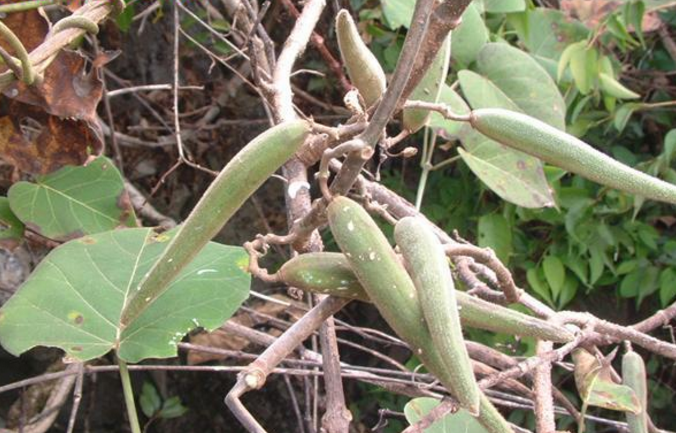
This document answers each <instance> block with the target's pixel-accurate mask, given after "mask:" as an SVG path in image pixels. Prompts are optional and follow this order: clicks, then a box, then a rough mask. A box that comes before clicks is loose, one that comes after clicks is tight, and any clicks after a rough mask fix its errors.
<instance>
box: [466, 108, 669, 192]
mask: <svg viewBox="0 0 676 433" xmlns="http://www.w3.org/2000/svg"><path fill="white" fill-rule="evenodd" d="M470 123H471V124H472V126H473V127H474V128H475V129H476V130H477V131H479V132H481V133H482V134H484V135H485V136H487V137H489V138H492V139H493V140H495V141H497V142H498V143H502V144H504V145H505V146H509V147H512V148H514V149H518V150H520V151H522V152H525V153H527V154H529V155H533V156H535V157H536V158H539V159H541V160H543V161H545V162H547V163H549V164H552V165H555V166H557V167H561V168H563V169H565V170H567V171H570V172H571V173H576V174H579V175H580V176H582V177H585V178H587V179H589V180H592V181H594V182H597V183H600V184H602V185H606V186H609V187H611V188H615V189H618V190H620V191H624V192H627V193H630V194H635V195H638V196H641V197H645V198H649V199H653V200H658V201H663V202H667V203H672V204H676V185H672V184H670V183H667V182H665V181H663V180H660V179H657V178H655V177H652V176H650V175H648V174H645V173H643V172H640V171H638V170H635V169H633V168H631V167H628V166H626V165H624V164H622V163H621V162H619V161H616V160H614V159H613V158H611V157H609V156H607V155H606V154H604V153H602V152H599V151H598V150H596V149H594V148H593V147H591V146H590V145H588V144H587V143H585V142H584V141H582V140H579V139H577V138H575V137H573V136H572V135H569V134H566V133H565V132H563V131H560V130H558V129H556V128H554V127H552V126H550V125H548V124H546V123H544V122H542V121H540V120H538V119H535V118H533V117H530V116H527V115H525V114H521V113H516V112H514V111H509V110H503V109H499V108H486V109H479V110H474V111H472V112H471V113H470Z"/></svg>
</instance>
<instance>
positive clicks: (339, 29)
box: [336, 9, 387, 108]
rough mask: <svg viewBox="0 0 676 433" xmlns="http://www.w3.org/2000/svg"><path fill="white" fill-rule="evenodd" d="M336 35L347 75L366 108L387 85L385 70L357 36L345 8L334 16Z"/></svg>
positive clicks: (356, 31)
mask: <svg viewBox="0 0 676 433" xmlns="http://www.w3.org/2000/svg"><path fill="white" fill-rule="evenodd" d="M336 37H337V38H338V48H339V49H340V56H341V57H342V59H343V64H344V65H345V68H346V69H347V75H348V76H349V77H350V81H352V84H354V86H355V87H356V88H357V90H359V93H360V94H361V96H362V97H363V98H364V102H366V106H367V108H368V107H370V106H371V105H373V104H374V103H375V102H376V101H377V100H378V99H379V98H380V96H381V95H382V94H383V92H384V91H385V87H387V79H386V77H385V72H384V71H383V68H382V67H381V66H380V63H378V59H376V56H374V55H373V53H372V52H371V50H369V48H368V47H367V46H366V44H365V43H364V41H363V40H362V39H361V36H359V31H358V30H357V26H356V24H355V23H354V20H353V19H352V16H351V15H350V13H349V12H348V11H347V10H345V9H341V10H340V12H338V15H337V16H336Z"/></svg>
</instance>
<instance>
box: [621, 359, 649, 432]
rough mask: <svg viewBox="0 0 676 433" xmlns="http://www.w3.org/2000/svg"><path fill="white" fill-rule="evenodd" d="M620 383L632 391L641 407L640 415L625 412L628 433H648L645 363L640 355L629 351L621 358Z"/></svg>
mask: <svg viewBox="0 0 676 433" xmlns="http://www.w3.org/2000/svg"><path fill="white" fill-rule="evenodd" d="M622 383H624V384H625V385H626V386H628V387H629V388H631V389H632V390H634V393H635V394H636V397H638V401H639V404H640V406H641V413H639V414H633V413H631V412H625V415H626V417H627V424H629V433H648V412H647V408H648V386H647V384H646V372H645V363H644V362H643V358H641V355H639V354H638V353H636V352H634V351H629V352H627V353H625V354H624V356H623V357H622Z"/></svg>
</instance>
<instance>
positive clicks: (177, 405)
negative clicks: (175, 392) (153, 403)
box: [159, 396, 188, 419]
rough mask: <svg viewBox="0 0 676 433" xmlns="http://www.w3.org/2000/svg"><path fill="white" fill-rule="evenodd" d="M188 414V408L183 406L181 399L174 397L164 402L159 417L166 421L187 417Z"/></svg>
mask: <svg viewBox="0 0 676 433" xmlns="http://www.w3.org/2000/svg"><path fill="white" fill-rule="evenodd" d="M186 412H188V408H187V407H185V406H183V404H182V403H181V399H180V397H178V396H174V397H169V398H168V399H166V400H165V401H164V404H163V405H162V410H161V411H160V413H159V416H160V418H164V419H171V418H178V417H181V416H183V415H185V413H186Z"/></svg>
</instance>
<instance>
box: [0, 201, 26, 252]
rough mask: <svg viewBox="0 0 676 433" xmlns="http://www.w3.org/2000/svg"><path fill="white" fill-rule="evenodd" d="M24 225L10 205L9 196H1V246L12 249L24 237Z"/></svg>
mask: <svg viewBox="0 0 676 433" xmlns="http://www.w3.org/2000/svg"><path fill="white" fill-rule="evenodd" d="M23 230H24V225H23V223H22V222H21V221H19V218H17V217H16V215H14V213H13V212H12V209H10V207H9V200H8V199H7V197H0V248H6V249H8V250H12V249H13V248H15V247H16V246H17V245H19V243H20V242H21V240H22V239H23Z"/></svg>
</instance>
